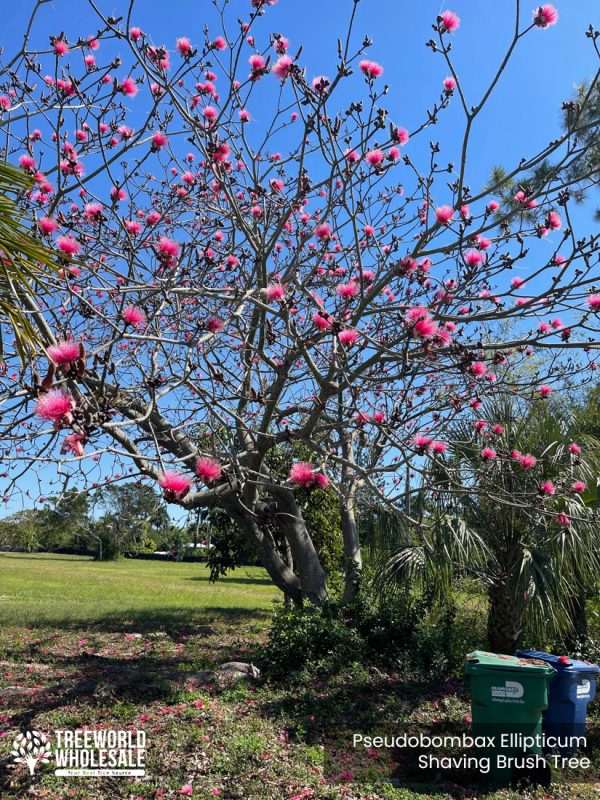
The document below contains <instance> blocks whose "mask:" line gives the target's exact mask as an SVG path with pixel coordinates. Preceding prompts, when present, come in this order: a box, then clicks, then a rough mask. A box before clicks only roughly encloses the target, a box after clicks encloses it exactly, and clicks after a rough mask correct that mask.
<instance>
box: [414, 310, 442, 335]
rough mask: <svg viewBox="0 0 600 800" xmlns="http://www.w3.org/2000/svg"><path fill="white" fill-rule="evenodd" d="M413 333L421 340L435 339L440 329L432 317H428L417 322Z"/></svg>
mask: <svg viewBox="0 0 600 800" xmlns="http://www.w3.org/2000/svg"><path fill="white" fill-rule="evenodd" d="M413 331H414V333H415V334H416V335H417V336H418V337H419V338H420V339H433V337H434V336H436V335H437V333H439V328H438V326H437V325H436V323H435V322H434V321H433V320H432V319H431V317H430V316H429V315H427V316H425V317H423V318H422V319H419V320H417V322H415V325H414V327H413Z"/></svg>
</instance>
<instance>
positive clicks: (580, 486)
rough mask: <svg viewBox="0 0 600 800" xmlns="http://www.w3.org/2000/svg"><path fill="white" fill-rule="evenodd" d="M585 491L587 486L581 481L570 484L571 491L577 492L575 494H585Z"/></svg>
mask: <svg viewBox="0 0 600 800" xmlns="http://www.w3.org/2000/svg"><path fill="white" fill-rule="evenodd" d="M586 489H587V486H586V485H585V483H584V482H583V481H574V482H573V483H572V484H571V491H573V492H577V494H583V492H585V490H586Z"/></svg>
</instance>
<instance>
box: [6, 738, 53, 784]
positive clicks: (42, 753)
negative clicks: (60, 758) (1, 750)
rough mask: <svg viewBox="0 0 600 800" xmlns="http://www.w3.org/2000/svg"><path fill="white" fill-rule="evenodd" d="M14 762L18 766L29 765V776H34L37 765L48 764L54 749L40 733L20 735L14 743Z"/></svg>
mask: <svg viewBox="0 0 600 800" xmlns="http://www.w3.org/2000/svg"><path fill="white" fill-rule="evenodd" d="M12 754H13V756H14V760H15V761H16V762H17V764H27V766H28V767H29V774H30V775H33V773H34V771H35V767H36V765H37V764H47V763H48V761H49V760H50V756H51V755H52V748H51V746H50V742H49V741H48V739H47V737H46V736H45V735H44V734H43V733H40V732H39V731H27V732H26V733H20V734H19V735H18V736H17V738H16V739H15V740H14V742H13V751H12Z"/></svg>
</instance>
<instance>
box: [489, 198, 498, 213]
mask: <svg viewBox="0 0 600 800" xmlns="http://www.w3.org/2000/svg"><path fill="white" fill-rule="evenodd" d="M499 208H500V203H498V202H497V201H496V200H490V202H489V203H488V204H487V209H488V211H498V209H499Z"/></svg>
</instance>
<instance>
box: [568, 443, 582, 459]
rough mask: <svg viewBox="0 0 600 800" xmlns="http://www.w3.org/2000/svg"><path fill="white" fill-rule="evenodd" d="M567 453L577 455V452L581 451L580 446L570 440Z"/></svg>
mask: <svg viewBox="0 0 600 800" xmlns="http://www.w3.org/2000/svg"><path fill="white" fill-rule="evenodd" d="M569 453H572V454H573V455H574V456H578V455H579V453H581V447H579V445H578V444H575V442H571V444H570V445H569Z"/></svg>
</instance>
